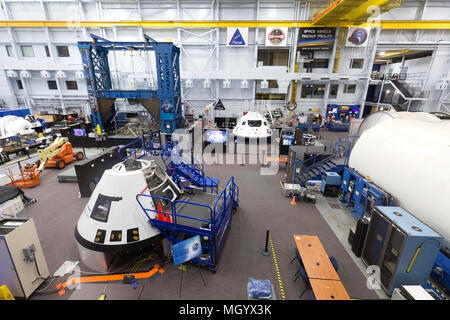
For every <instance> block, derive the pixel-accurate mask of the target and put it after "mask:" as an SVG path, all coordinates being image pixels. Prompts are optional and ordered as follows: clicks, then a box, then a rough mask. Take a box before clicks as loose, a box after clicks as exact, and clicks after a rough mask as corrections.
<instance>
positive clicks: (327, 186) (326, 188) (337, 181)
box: [320, 171, 341, 197]
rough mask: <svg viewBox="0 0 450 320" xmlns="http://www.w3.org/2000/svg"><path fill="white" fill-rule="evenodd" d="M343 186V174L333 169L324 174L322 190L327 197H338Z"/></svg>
mask: <svg viewBox="0 0 450 320" xmlns="http://www.w3.org/2000/svg"><path fill="white" fill-rule="evenodd" d="M340 186H341V176H340V175H339V174H338V173H336V172H332V171H327V172H325V174H323V175H322V184H321V185H320V191H321V192H322V194H323V195H324V196H325V197H337V195H338V193H339V190H340Z"/></svg>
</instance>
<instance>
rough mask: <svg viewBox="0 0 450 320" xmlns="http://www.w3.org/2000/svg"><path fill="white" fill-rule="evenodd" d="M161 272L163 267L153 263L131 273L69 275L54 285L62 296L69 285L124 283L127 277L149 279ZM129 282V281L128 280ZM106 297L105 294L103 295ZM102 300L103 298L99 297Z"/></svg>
mask: <svg viewBox="0 0 450 320" xmlns="http://www.w3.org/2000/svg"><path fill="white" fill-rule="evenodd" d="M157 273H159V274H163V273H164V269H163V268H161V267H160V266H159V265H157V264H155V265H154V266H153V268H151V269H150V270H149V271H147V272H137V273H133V274H129V273H126V274H125V273H119V274H105V275H101V276H85V277H71V278H70V279H69V280H67V281H65V282H63V283H59V284H57V285H56V289H57V290H58V294H59V295H60V296H62V295H63V294H65V293H66V288H68V287H69V286H73V285H77V284H79V283H96V282H108V281H123V283H126V281H127V279H131V278H132V279H134V280H136V279H149V278H151V277H153V276H154V275H155V274H157ZM130 283H131V281H130ZM105 292H106V287H105V290H104V294H105ZM105 298H106V295H105ZM99 300H104V299H99Z"/></svg>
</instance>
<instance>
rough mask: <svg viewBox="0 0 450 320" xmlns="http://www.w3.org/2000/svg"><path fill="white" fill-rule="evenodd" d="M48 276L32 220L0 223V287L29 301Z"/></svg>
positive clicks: (11, 220) (3, 221)
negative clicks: (4, 286) (2, 286)
mask: <svg viewBox="0 0 450 320" xmlns="http://www.w3.org/2000/svg"><path fill="white" fill-rule="evenodd" d="M48 276H49V272H48V267H47V262H46V261H45V257H44V253H43V251H42V247H41V243H40V242H39V237H38V234H37V231H36V227H35V225H34V222H33V219H3V220H0V285H6V286H7V287H8V289H9V291H11V294H12V295H13V296H14V297H18V298H28V297H29V296H30V295H31V294H32V293H33V292H34V291H35V290H36V289H37V288H38V287H39V286H40V285H41V284H42V282H44V279H45V278H47V277H48Z"/></svg>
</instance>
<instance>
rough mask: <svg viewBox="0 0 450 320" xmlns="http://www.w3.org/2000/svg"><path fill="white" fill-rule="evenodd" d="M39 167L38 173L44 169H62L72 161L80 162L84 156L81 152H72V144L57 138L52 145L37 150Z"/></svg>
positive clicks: (65, 139)
mask: <svg viewBox="0 0 450 320" xmlns="http://www.w3.org/2000/svg"><path fill="white" fill-rule="evenodd" d="M38 155H39V161H40V164H39V167H38V168H37V170H38V171H43V170H44V167H45V168H58V169H63V168H64V167H65V166H66V165H67V164H69V163H71V162H72V161H73V160H74V159H76V160H82V159H83V158H84V154H83V152H81V151H78V152H74V151H73V150H72V144H71V143H70V142H69V140H68V139H67V138H64V137H57V138H56V139H55V141H53V143H52V144H51V145H50V146H48V147H47V148H45V149H38Z"/></svg>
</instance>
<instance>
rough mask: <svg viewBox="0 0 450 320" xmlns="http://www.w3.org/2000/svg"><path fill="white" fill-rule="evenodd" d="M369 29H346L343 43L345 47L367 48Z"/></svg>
mask: <svg viewBox="0 0 450 320" xmlns="http://www.w3.org/2000/svg"><path fill="white" fill-rule="evenodd" d="M369 35H370V28H367V27H366V28H362V27H361V28H348V30H347V36H346V41H345V46H346V47H367V44H368V43H369Z"/></svg>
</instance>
